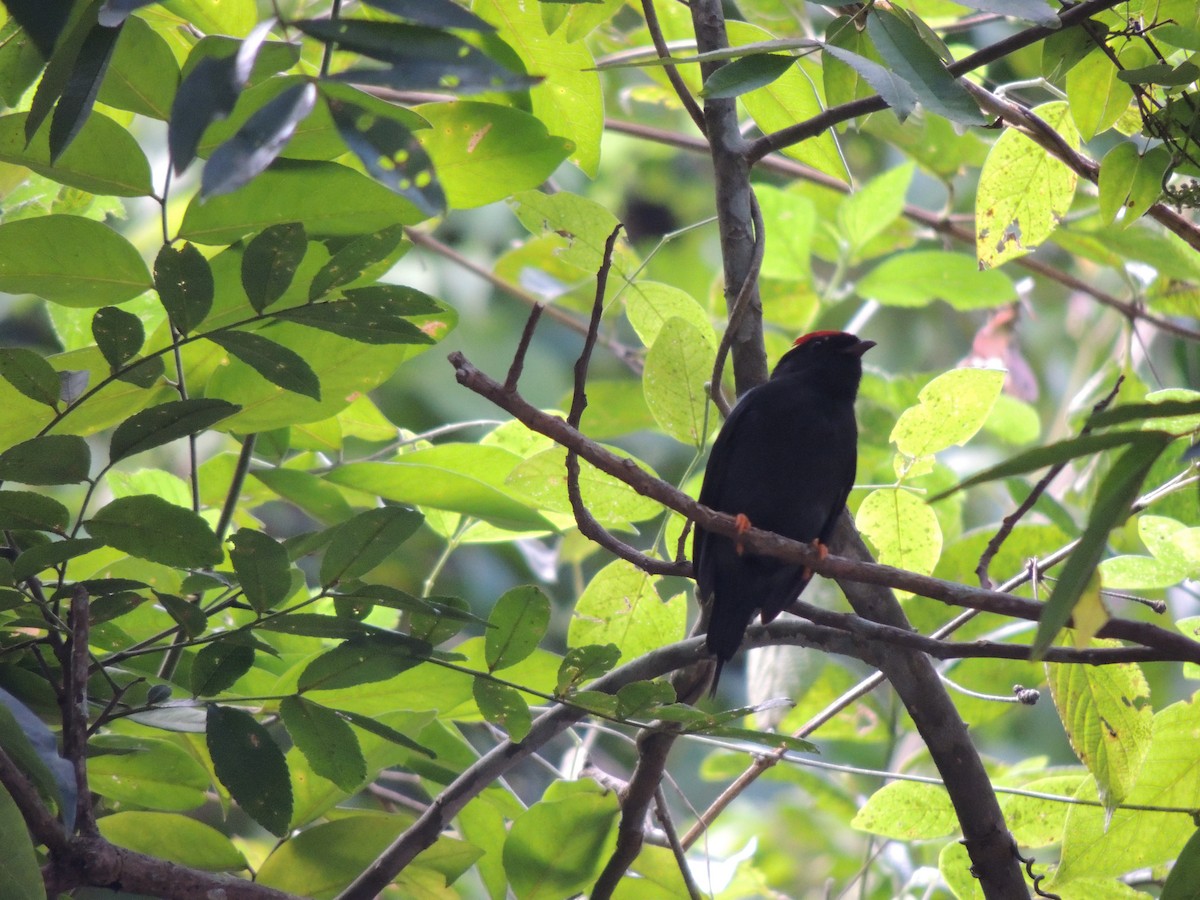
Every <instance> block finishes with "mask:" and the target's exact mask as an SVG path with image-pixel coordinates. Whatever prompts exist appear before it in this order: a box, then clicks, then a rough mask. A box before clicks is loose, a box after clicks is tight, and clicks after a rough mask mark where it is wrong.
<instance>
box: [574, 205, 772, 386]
mask: <svg viewBox="0 0 1200 900" xmlns="http://www.w3.org/2000/svg"><path fill="white" fill-rule="evenodd" d="M758 190H759V202H760V203H762V199H763V198H762V190H763V189H762V188H759V189H758ZM765 215H766V214H765V212H764V217H765ZM764 264H765V261H764ZM624 297H625V315H626V316H627V317H628V319H629V324H630V325H632V326H633V330H634V331H636V332H637V336H638V338H640V339H641V342H642V343H643V344H645V345H646V346H647V347H652V346H654V341H655V339H656V338H657V337H658V333H659V331H661V330H662V327H663V325H665V324H666V323H667V320H668V319H672V318H681V319H683V320H685V321H687V322H690V323H691V324H692V325H694V326H695V327H696V328H697V329H698V330H699V331H700V333H701V334H710V335H711V334H712V324H711V323H710V322H709V320H708V313H707V312H705V311H704V308H703V307H702V306H701V305H700V304H699V303H697V302H696V298H695V297H693V296H692V295H691V294H689V293H688V292H687V291H684V290H681V289H680V288H677V287H675V286H673V285H670V284H663V283H662V282H658V281H638V282H636V283H634V284H632V285H630V286H629V287H628V288H627V289H626V291H625V294H624ZM591 386H592V385H590V384H589V388H590V387H591ZM589 393H590V392H589Z"/></svg>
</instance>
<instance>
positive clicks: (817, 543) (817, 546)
mask: <svg viewBox="0 0 1200 900" xmlns="http://www.w3.org/2000/svg"><path fill="white" fill-rule="evenodd" d="M809 546H810V547H812V548H813V549H814V550H816V551H817V558H818V559H824V558H825V557H827V556H828V555H829V548H828V547H827V546H825V545H824V544H823V543H821V539H820V538H813V539H812V541H811V542H810V543H809ZM812 577H813V570H812V569H810V568H809V567H808V566H805V567H804V578H805V580H808V579H809V578H812Z"/></svg>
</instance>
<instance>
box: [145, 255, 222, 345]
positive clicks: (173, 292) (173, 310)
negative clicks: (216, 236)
mask: <svg viewBox="0 0 1200 900" xmlns="http://www.w3.org/2000/svg"><path fill="white" fill-rule="evenodd" d="M154 288H155V290H157V291H158V297H159V299H160V300H162V305H163V306H164V307H165V308H166V310H167V315H168V316H170V318H171V324H172V325H174V326H175V328H176V329H177V330H178V331H179V332H180V333H181V334H187V333H188V332H189V331H191V330H192V329H193V328H195V327H196V326H197V325H199V324H200V323H201V322H203V321H204V317H205V316H207V315H208V312H209V310H210V309H212V303H213V292H214V287H213V274H212V268H211V267H210V266H209V264H208V260H207V259H205V258H204V254H202V253H201V252H200V251H199V250H197V249H196V248H195V246H193V245H192V244H188V243H185V244H184V245H183V246H182V247H180V248H179V249H178V250H177V249H175V248H174V247H172V246H171V245H170V244H164V245H163V248H162V249H161V250H160V251H158V256H157V257H156V258H155V260H154Z"/></svg>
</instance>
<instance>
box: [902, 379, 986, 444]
mask: <svg viewBox="0 0 1200 900" xmlns="http://www.w3.org/2000/svg"><path fill="white" fill-rule="evenodd" d="M1003 386H1004V373H1003V372H1001V371H1000V370H998V369H951V370H950V371H949V372H944V373H942V374H941V375H939V376H938V377H937V378H935V379H933V380H932V381H931V382H929V383H928V384H927V385H925V387H923V388H921V393H920V394H918V395H917V397H918V400H919V402H918V404H917V405H916V406H913V407H910V408H908V409H906V410H905V411H904V412H903V413H901V415H900V418H899V419H897V420H896V424H895V426H894V427H893V428H892V433H891V435H889V437H888V440H890V441H892V442H893V443H895V445H896V449H897V450H899V451H900V452H901V453H903V454H904V455H905V456H909V457H912V458H914V459H919V458H921V457H922V456H931V455H932V454H934V453H938V452H939V451H942V450H945V449H946V448H947V447H952V446H955V445H958V446H961V445H963V444H965V443H966V442H967V441H969V440H970V439H971V438H972V437H973V436H974V435H975V433H976V432H977V431H979V429H980V428H982V427H983V423H984V422H986V421H987V417H988V415H989V414H990V413H991V411H992V407H993V406H994V405H995V403H996V398H997V397H998V396H1000V389H1001V388H1002V387H1003Z"/></svg>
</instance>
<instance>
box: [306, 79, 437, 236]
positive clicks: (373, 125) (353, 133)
mask: <svg viewBox="0 0 1200 900" xmlns="http://www.w3.org/2000/svg"><path fill="white" fill-rule="evenodd" d="M321 90H322V93H323V94H324V95H325V100H326V103H327V104H328V106H329V114H330V115H331V116H332V117H333V124H334V125H335V126H337V130H338V134H339V135H341V137H342V140H343V141H344V142H345V144H346V146H347V147H349V148H350V149H351V150H353V151H354V153H355V155H356V156H358V158H359V160H361V161H362V164H363V165H364V166H366V168H367V171H368V172H370V173H371V175H372V176H374V178H375V179H376V180H377V181H379V182H381V183H383V184H384V185H386V186H387V187H388V188H390V189H391V190H393V191H395V192H396V193H397V194H400V195H401V196H402V197H405V198H406V199H408V200H410V201H412V203H413V205H414V206H416V207H417V208H418V209H419V210H421V212H423V213H424V214H425V215H427V216H435V215H440V214H441V213H442V212H444V211H445V209H446V194H445V191H443V190H442V186H441V183H440V182H439V181H438V180H437V174H436V173H435V172H434V168H433V160H431V159H430V158H429V154H428V153H426V152H425V148H424V147H422V146H421V143H420V141H419V140H417V137H416V135H415V134H413V126H412V124H411V122H409V121H408V120H407V119H408V118H409V117H407V116H402V115H400V113H406V112H407V110H399V109H397V108H396V107H393V106H391V105H390V104H386V103H383V102H382V101H380V100H376V99H375V98H373V97H370V96H369V95H367V94H363V95H362V96H363V97H365V98H367V99H368V100H370V101H373V102H371V103H365V102H364V103H358V102H352V101H350V100H347V99H345V98H343V97H340V96H339V95H338V92H340V91H354V89H353V88H351V87H350V86H349V85H341V84H337V83H336V82H328V83H327V84H325V85H323V86H322V89H321ZM354 93H355V94H357V93H359V92H357V91H354ZM381 107H382V108H381Z"/></svg>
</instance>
